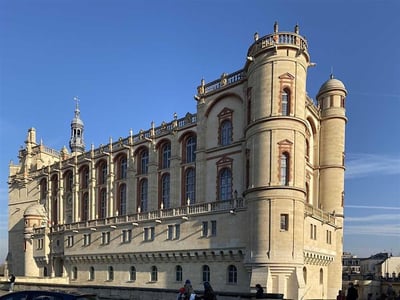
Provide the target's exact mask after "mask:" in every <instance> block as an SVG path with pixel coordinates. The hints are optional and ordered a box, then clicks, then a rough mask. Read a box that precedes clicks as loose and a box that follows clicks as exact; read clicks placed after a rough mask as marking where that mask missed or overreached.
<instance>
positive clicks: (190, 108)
mask: <svg viewBox="0 0 400 300" xmlns="http://www.w3.org/2000/svg"><path fill="white" fill-rule="evenodd" d="M399 11H400V2H399V1H398V0H386V1H384V0H375V1H373V0H336V1H329V0H325V1H320V0H315V1H311V0H310V1H294V0H293V1H285V0H280V1H277V0H270V1H264V0H260V1H255V0H247V1H238V0H230V1H228V0H205V1H200V0H192V1H190V0H169V1H168V0H164V1H161V0H160V1H154V0H149V1H144V0H143V1H141V0H139V1H133V0H132V1H124V0H116V1H111V0H109V1H104V0H96V1H95V0H79V1H78V0H76V1H73V0H58V1H54V0H35V1H32V0H25V1H21V0H2V1H0V45H1V46H0V262H2V261H4V258H5V256H6V253H7V210H8V208H7V203H8V196H7V188H8V186H7V177H8V164H9V162H10V160H13V161H14V162H17V161H18V159H17V155H18V149H19V148H20V146H21V145H24V141H25V139H26V135H27V131H28V129H29V128H31V127H34V128H36V130H37V139H38V141H40V140H41V139H42V140H43V142H44V144H45V145H47V146H50V147H52V148H54V149H56V150H60V149H61V148H62V147H63V146H64V145H66V146H68V140H69V134H70V122H71V119H72V118H73V111H74V105H75V103H74V101H73V97H74V96H79V98H80V99H81V101H80V109H81V117H82V119H83V121H84V123H85V142H86V144H87V148H89V147H90V144H92V143H93V144H94V145H95V146H96V147H98V146H99V145H100V144H106V143H108V140H109V137H112V138H113V139H114V140H116V139H118V138H119V137H121V136H123V137H125V136H127V135H128V134H129V130H130V129H133V131H134V132H135V133H137V132H138V131H139V130H140V129H148V128H149V127H150V124H151V121H153V120H154V121H155V123H156V125H159V124H161V122H162V121H171V120H172V118H173V114H174V113H175V112H176V113H177V114H178V117H183V116H184V115H185V114H186V112H191V113H193V112H195V111H196V102H195V101H194V99H193V95H194V94H195V93H196V87H197V85H198V84H199V83H200V80H201V78H203V77H204V78H205V80H206V82H209V81H212V80H214V79H217V78H219V76H220V75H221V74H222V73H223V72H227V73H231V72H234V71H237V70H239V69H241V68H243V66H244V63H245V58H246V52H247V49H248V47H249V46H250V45H251V43H252V41H253V34H254V32H256V31H257V32H259V34H260V36H263V35H266V34H269V33H271V32H272V29H273V23H274V22H275V21H278V22H279V29H280V30H281V31H293V28H294V26H295V25H296V23H298V24H299V26H300V34H302V35H303V36H305V37H306V38H307V40H308V43H309V50H310V54H311V59H312V61H313V62H316V63H317V66H316V67H315V68H311V69H309V73H308V74H309V77H308V82H307V91H308V94H309V95H310V96H311V97H312V98H315V96H316V94H317V92H318V89H319V88H320V86H321V85H322V83H324V82H325V81H326V80H327V79H328V77H329V75H330V73H331V71H332V70H333V73H334V75H335V77H336V78H338V79H340V80H342V81H343V82H344V84H345V85H346V88H347V90H348V93H349V94H348V97H347V116H348V119H349V121H348V124H347V132H346V166H347V171H346V182H345V188H346V192H345V195H346V196H345V237H344V250H345V251H350V252H352V253H353V254H356V255H358V256H359V257H367V256H369V255H371V254H374V253H377V252H381V251H389V252H393V254H394V255H400V133H399V132H400V120H399V115H398V114H399V112H400V80H399V74H400V50H399V49H400V39H399V38H398V37H399V32H398V30H399V28H400V18H399V17H398V12H399Z"/></svg>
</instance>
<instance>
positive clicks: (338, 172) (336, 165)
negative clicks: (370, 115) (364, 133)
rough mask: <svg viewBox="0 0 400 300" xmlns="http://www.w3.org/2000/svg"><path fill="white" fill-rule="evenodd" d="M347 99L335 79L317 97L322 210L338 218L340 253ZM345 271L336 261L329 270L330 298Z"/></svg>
mask: <svg viewBox="0 0 400 300" xmlns="http://www.w3.org/2000/svg"><path fill="white" fill-rule="evenodd" d="M346 95H347V90H346V88H345V86H344V84H343V83H342V82H341V81H340V80H338V79H335V78H333V75H331V77H330V79H328V80H327V81H326V82H325V83H324V84H323V85H322V86H321V88H320V90H319V92H318V95H317V101H318V105H319V107H320V109H321V129H320V137H321V141H320V142H321V144H320V166H319V168H320V193H319V195H320V200H321V202H320V203H321V209H323V210H324V211H326V212H328V213H330V214H331V215H333V216H335V217H336V218H335V220H336V228H337V229H336V230H335V235H334V236H335V243H334V245H336V253H341V252H342V251H343V207H344V171H345V164H344V160H345V153H344V149H345V126H346V123H347V118H346V110H345V101H346ZM341 270H342V262H341V260H340V259H337V260H334V261H333V262H332V263H331V266H330V268H329V269H328V278H329V282H328V295H332V296H333V295H335V293H337V287H338V286H341V283H342V272H341Z"/></svg>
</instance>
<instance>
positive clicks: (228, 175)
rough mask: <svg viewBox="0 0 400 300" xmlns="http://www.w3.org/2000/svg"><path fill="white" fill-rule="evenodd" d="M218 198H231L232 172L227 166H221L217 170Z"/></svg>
mask: <svg viewBox="0 0 400 300" xmlns="http://www.w3.org/2000/svg"><path fill="white" fill-rule="evenodd" d="M218 184H219V195H218V196H219V197H218V199H219V200H228V199H231V198H232V172H231V170H230V169H229V168H223V169H222V170H221V171H220V172H219V178H218Z"/></svg>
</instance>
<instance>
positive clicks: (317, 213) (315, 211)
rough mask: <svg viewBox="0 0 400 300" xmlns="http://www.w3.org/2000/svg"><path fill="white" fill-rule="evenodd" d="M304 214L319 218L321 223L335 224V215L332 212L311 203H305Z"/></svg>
mask: <svg viewBox="0 0 400 300" xmlns="http://www.w3.org/2000/svg"><path fill="white" fill-rule="evenodd" d="M304 215H305V216H306V217H307V216H308V217H312V218H315V219H317V220H320V221H321V222H322V223H326V224H331V225H333V226H337V225H338V224H337V222H336V216H335V215H334V214H332V213H329V212H326V211H323V210H322V209H320V208H316V207H314V206H312V205H306V206H305V209H304Z"/></svg>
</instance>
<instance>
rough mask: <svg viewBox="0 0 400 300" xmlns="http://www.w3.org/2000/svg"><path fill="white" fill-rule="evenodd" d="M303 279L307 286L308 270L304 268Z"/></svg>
mask: <svg viewBox="0 0 400 300" xmlns="http://www.w3.org/2000/svg"><path fill="white" fill-rule="evenodd" d="M303 278H304V283H305V284H307V268H306V267H304V268H303Z"/></svg>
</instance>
